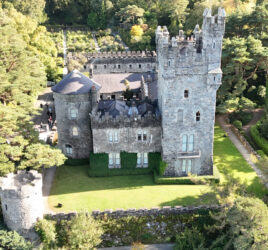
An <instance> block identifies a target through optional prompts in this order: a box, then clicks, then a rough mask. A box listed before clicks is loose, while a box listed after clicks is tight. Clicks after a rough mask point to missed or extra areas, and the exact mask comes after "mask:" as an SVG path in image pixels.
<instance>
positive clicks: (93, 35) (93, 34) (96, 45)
mask: <svg viewBox="0 0 268 250" xmlns="http://www.w3.org/2000/svg"><path fill="white" fill-rule="evenodd" d="M92 37H93V40H94V43H95V47H96V50H97V51H98V52H99V51H100V47H99V44H98V41H97V39H96V36H95V33H92Z"/></svg>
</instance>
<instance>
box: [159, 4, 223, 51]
mask: <svg viewBox="0 0 268 250" xmlns="http://www.w3.org/2000/svg"><path fill="white" fill-rule="evenodd" d="M225 17H226V13H225V10H224V9H223V8H219V9H218V14H216V15H214V16H212V15H211V10H210V9H208V8H206V9H205V10H204V13H203V25H202V30H201V29H200V28H199V25H198V24H197V25H196V27H195V29H194V31H193V35H192V36H190V37H187V36H185V34H184V32H183V30H180V31H179V35H177V36H176V37H172V38H170V36H169V32H168V29H167V27H166V26H163V27H161V26H158V27H157V29H156V44H157V46H158V48H161V47H162V48H179V49H180V48H187V47H188V49H191V48H195V49H196V50H197V52H198V53H201V51H202V48H205V47H204V46H202V45H203V44H202V41H204V40H206V39H207V38H211V37H213V38H214V37H222V36H223V33H224V27H225Z"/></svg>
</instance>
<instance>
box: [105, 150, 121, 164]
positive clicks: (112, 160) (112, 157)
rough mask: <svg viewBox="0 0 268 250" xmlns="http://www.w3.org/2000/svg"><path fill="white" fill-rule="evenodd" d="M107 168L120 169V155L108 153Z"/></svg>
mask: <svg viewBox="0 0 268 250" xmlns="http://www.w3.org/2000/svg"><path fill="white" fill-rule="evenodd" d="M108 167H109V168H120V167H121V158H120V153H109V166H108Z"/></svg>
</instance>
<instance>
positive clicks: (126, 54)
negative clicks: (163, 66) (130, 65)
mask: <svg viewBox="0 0 268 250" xmlns="http://www.w3.org/2000/svg"><path fill="white" fill-rule="evenodd" d="M77 54H81V53H75V52H69V53H68V57H69V58H75V57H76V55H77ZM82 55H84V56H85V57H87V59H88V60H90V59H99V58H131V57H139V58H146V57H150V58H151V57H156V52H155V51H122V52H121V51H118V52H89V53H82Z"/></svg>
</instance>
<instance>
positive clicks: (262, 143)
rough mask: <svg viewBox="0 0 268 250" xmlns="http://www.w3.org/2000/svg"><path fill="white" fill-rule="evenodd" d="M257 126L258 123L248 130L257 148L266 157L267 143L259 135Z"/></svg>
mask: <svg viewBox="0 0 268 250" xmlns="http://www.w3.org/2000/svg"><path fill="white" fill-rule="evenodd" d="M258 125H259V122H257V124H256V125H254V126H252V127H251V128H250V135H251V136H252V138H253V140H254V142H255V143H256V144H257V146H258V147H260V148H261V149H262V151H263V152H264V153H265V154H266V155H268V141H267V140H266V139H265V138H263V137H262V136H261V135H260V133H259V130H258Z"/></svg>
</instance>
